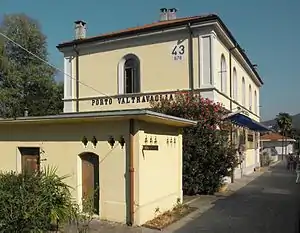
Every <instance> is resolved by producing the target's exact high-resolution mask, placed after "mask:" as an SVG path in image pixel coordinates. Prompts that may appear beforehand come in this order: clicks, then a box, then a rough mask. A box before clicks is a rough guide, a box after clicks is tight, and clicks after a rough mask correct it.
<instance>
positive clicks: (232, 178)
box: [229, 45, 236, 183]
mask: <svg viewBox="0 0 300 233" xmlns="http://www.w3.org/2000/svg"><path fill="white" fill-rule="evenodd" d="M235 48H236V45H235V46H234V47H232V48H231V49H229V97H230V112H232V62H231V54H232V50H234V49H235ZM232 131H233V130H232V124H230V145H231V147H232ZM233 182H234V169H233V170H232V174H231V183H233Z"/></svg>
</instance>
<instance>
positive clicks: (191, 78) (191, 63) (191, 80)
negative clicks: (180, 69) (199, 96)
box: [187, 23, 194, 91]
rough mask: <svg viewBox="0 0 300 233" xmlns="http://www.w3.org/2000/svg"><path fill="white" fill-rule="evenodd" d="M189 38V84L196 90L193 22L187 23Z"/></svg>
mask: <svg viewBox="0 0 300 233" xmlns="http://www.w3.org/2000/svg"><path fill="white" fill-rule="evenodd" d="M187 28H188V32H189V38H188V49H189V50H188V57H189V58H188V64H189V86H190V89H191V90H192V91H193V90H194V56H193V32H192V29H191V23H188V25H187Z"/></svg>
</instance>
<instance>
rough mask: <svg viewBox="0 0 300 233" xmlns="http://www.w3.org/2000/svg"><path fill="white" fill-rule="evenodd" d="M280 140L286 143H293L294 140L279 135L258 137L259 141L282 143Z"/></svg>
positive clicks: (271, 134) (272, 134)
mask: <svg viewBox="0 0 300 233" xmlns="http://www.w3.org/2000/svg"><path fill="white" fill-rule="evenodd" d="M282 139H284V140H287V141H295V139H292V138H289V137H285V136H282V135H280V134H279V133H269V134H265V135H263V136H261V137H260V140H261V141H282Z"/></svg>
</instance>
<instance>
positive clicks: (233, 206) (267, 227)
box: [173, 162, 300, 233]
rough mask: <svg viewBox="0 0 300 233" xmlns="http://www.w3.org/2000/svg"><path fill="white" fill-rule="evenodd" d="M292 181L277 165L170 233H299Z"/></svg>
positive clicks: (299, 202) (297, 187) (297, 195)
mask: <svg viewBox="0 0 300 233" xmlns="http://www.w3.org/2000/svg"><path fill="white" fill-rule="evenodd" d="M295 179H296V174H295V173H294V172H290V171H287V170H286V168H285V164H284V162H280V163H279V164H278V165H276V166H275V167H273V168H270V170H269V171H267V172H265V173H264V174H263V175H261V176H259V177H258V178H256V179H255V180H253V181H252V182H250V183H249V184H248V185H246V186H245V187H243V188H241V189H240V190H238V191H237V192H235V193H234V194H232V195H231V196H229V197H227V198H225V199H221V200H217V201H216V202H215V203H214V206H213V207H212V208H210V209H209V210H208V211H206V212H205V213H204V214H202V215H201V216H199V217H197V218H195V219H193V220H192V221H190V222H189V223H187V224H186V225H184V226H183V227H181V228H180V229H177V230H175V231H173V232H175V233H196V232H197V233H202V232H203V233H204V232H210V233H268V232H270V233H271V232H272V233H277V232H278V233H299V232H300V231H299V220H300V184H296V183H295ZM193 205H195V206H197V202H195V203H193Z"/></svg>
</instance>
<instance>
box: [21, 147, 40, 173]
mask: <svg viewBox="0 0 300 233" xmlns="http://www.w3.org/2000/svg"><path fill="white" fill-rule="evenodd" d="M19 150H20V153H21V164H22V173H23V172H29V173H31V172H36V171H39V170H40V148H38V147H20V148H19Z"/></svg>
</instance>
